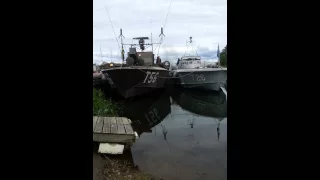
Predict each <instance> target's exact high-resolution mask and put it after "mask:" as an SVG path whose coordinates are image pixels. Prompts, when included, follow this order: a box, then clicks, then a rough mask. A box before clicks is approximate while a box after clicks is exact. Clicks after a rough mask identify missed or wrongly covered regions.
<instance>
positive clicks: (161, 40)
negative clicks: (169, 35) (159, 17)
mask: <svg viewBox="0 0 320 180" xmlns="http://www.w3.org/2000/svg"><path fill="white" fill-rule="evenodd" d="M171 4H172V0H170V4H169V9H168V12H167V15H166V19H165V20H164V25H163V29H164V28H165V27H166V24H167V20H168V15H169V12H170V9H171ZM162 42H163V36H161V38H160V41H159V44H158V46H157V47H156V49H157V48H158V47H159V49H158V52H157V56H158V55H159V51H160V47H161V44H162Z"/></svg>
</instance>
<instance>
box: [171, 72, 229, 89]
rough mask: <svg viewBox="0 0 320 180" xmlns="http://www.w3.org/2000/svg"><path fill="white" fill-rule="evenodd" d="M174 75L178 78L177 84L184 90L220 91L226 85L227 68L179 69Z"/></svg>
mask: <svg viewBox="0 0 320 180" xmlns="http://www.w3.org/2000/svg"><path fill="white" fill-rule="evenodd" d="M172 75H173V77H176V78H177V79H176V81H175V83H176V84H179V85H181V86H182V87H184V88H195V89H206V90H215V91H219V90H220V87H225V85H226V81H227V68H199V69H178V70H174V71H173V74H172Z"/></svg>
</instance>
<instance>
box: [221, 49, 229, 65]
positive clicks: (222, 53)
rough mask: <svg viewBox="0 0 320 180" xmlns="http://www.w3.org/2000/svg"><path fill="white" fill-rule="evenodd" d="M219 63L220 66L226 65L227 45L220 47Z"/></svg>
mask: <svg viewBox="0 0 320 180" xmlns="http://www.w3.org/2000/svg"><path fill="white" fill-rule="evenodd" d="M220 63H221V66H225V67H227V45H226V47H224V48H223V49H222V51H221V53H220Z"/></svg>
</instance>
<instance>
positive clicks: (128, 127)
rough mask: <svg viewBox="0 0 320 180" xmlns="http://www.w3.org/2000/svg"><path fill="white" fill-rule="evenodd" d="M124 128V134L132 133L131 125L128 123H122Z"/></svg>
mask: <svg viewBox="0 0 320 180" xmlns="http://www.w3.org/2000/svg"><path fill="white" fill-rule="evenodd" d="M124 128H125V129H126V134H132V135H134V132H133V129H132V127H131V125H129V124H124Z"/></svg>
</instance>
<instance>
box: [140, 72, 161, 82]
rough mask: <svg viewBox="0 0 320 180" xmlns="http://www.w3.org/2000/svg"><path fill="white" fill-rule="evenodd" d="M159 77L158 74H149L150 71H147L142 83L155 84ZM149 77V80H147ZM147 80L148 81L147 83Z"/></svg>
mask: <svg viewBox="0 0 320 180" xmlns="http://www.w3.org/2000/svg"><path fill="white" fill-rule="evenodd" d="M158 75H159V72H152V73H151V72H150V71H147V75H146V77H145V78H144V81H143V83H146V82H147V83H155V82H156V81H157V76H158ZM148 77H149V79H148ZM147 79H148V81H147Z"/></svg>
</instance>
